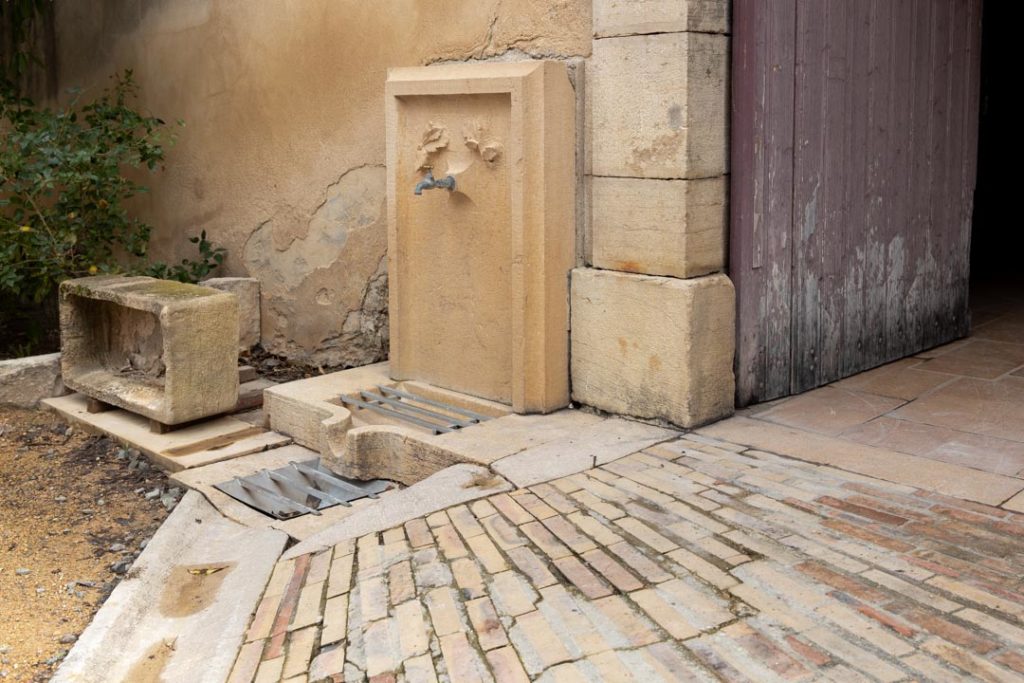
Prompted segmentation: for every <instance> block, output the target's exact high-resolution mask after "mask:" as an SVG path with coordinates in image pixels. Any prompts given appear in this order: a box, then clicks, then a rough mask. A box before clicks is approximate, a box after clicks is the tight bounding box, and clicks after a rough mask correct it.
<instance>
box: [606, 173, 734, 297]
mask: <svg viewBox="0 0 1024 683" xmlns="http://www.w3.org/2000/svg"><path fill="white" fill-rule="evenodd" d="M590 180H591V231H592V245H593V253H592V263H593V265H594V266H596V267H598V268H607V269H609V270H622V271H627V272H630V273H645V274H648V275H671V276H674V277H682V278H686V277H697V276H699V275H707V274H708V273H714V272H716V271H720V270H722V269H723V268H724V267H725V235H726V177H725V176H719V177H717V178H702V179H698V180H650V179H647V178H602V177H594V178H591V179H590Z"/></svg>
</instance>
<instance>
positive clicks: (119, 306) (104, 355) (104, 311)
mask: <svg viewBox="0 0 1024 683" xmlns="http://www.w3.org/2000/svg"><path fill="white" fill-rule="evenodd" d="M60 326H61V343H62V346H63V353H62V356H61V370H62V374H63V378H64V384H65V385H66V386H68V387H69V388H71V389H73V390H75V391H78V392H81V393H83V394H85V395H86V396H89V397H91V398H93V399H96V400H98V401H101V402H103V403H104V404H109V405H112V406H118V407H121V408H124V409H126V410H129V411H131V412H133V413H137V414H139V415H143V416H145V417H148V418H150V419H151V420H154V421H155V422H157V423H159V424H161V425H179V424H182V423H185V422H190V421H193V420H197V419H200V418H204V417H209V416H211V415H218V414H220V413H224V412H227V411H229V410H231V409H233V408H234V407H235V403H236V401H237V400H238V370H237V357H238V299H237V297H236V296H235V295H234V294H231V293H228V292H221V291H218V290H215V289H211V288H208V287H200V286H197V285H190V284H183V283H180V282H170V281H167V280H158V279H155V278H149V277H103V276H101V277H90V278H81V279H77V280H67V281H65V282H63V283H62V284H61V287H60Z"/></svg>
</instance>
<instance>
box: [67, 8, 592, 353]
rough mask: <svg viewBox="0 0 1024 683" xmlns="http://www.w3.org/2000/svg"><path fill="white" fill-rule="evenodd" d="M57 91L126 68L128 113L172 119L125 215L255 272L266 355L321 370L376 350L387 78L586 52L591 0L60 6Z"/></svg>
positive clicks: (383, 294)
mask: <svg viewBox="0 0 1024 683" xmlns="http://www.w3.org/2000/svg"><path fill="white" fill-rule="evenodd" d="M56 11H57V22H56V23H57V68H58V82H59V86H60V88H61V89H62V90H63V89H65V88H67V87H71V86H82V87H84V88H86V90H87V93H88V91H95V90H98V89H99V88H101V87H102V86H103V85H104V84H105V83H106V82H107V78H108V76H109V75H110V74H112V73H114V72H115V71H117V70H119V69H122V68H125V67H131V68H133V69H134V70H135V75H136V79H137V80H138V82H139V83H140V84H141V86H142V88H143V94H142V105H143V107H144V108H146V109H148V110H149V111H151V112H152V113H154V114H156V115H159V116H160V117H161V118H163V119H165V120H167V121H174V120H176V119H182V120H184V121H185V122H186V127H185V128H183V129H180V130H178V131H177V134H178V143H177V144H176V145H175V146H174V148H173V149H171V150H170V151H169V153H168V157H167V166H166V169H165V170H164V171H163V172H162V173H161V174H160V175H158V176H156V177H153V178H148V177H147V178H146V179H145V181H144V182H147V184H149V185H150V187H151V188H152V192H151V193H150V194H149V195H147V196H145V197H144V198H143V199H141V200H140V201H139V202H138V204H137V208H138V210H139V212H140V213H141V215H142V216H143V217H144V219H145V220H147V221H149V222H150V223H151V224H152V225H153V226H154V227H155V232H154V239H153V243H152V245H153V254H154V255H155V256H156V257H157V258H163V259H167V260H176V259H180V258H182V257H185V256H192V255H193V254H192V252H191V249H192V248H193V247H192V245H190V244H188V242H187V237H189V236H191V235H195V234H198V233H199V231H200V230H203V229H205V230H206V231H207V233H208V234H209V236H210V237H211V238H212V239H214V240H215V241H216V242H218V243H220V244H223V245H224V246H226V247H227V248H228V250H229V256H228V260H227V263H226V268H225V269H224V272H222V273H220V274H221V275H225V276H231V275H240V276H242V275H247V276H252V277H257V278H259V279H260V281H261V284H262V287H263V294H262V338H263V344H264V346H266V347H267V348H268V349H270V350H272V351H274V352H278V353H284V354H287V355H289V356H291V357H293V358H297V359H302V360H307V361H310V362H313V363H319V364H324V365H336V364H345V365H362V364H365V363H369V362H373V361H375V360H379V359H380V358H382V357H384V355H385V354H386V351H387V277H386V272H385V263H386V259H385V250H386V244H387V236H386V219H385V213H386V211H385V204H384V202H385V170H384V167H383V164H384V106H383V92H384V80H385V75H386V70H387V68H388V67H393V66H413V65H423V64H431V63H435V62H439V61H453V60H456V61H457V60H466V59H501V58H503V57H504V58H509V57H512V56H521V57H523V58H528V57H538V58H540V57H548V58H572V57H586V56H588V55H589V54H590V49H591V3H590V0H433V1H432V2H424V1H422V0H377V1H375V2H371V3H367V2H356V0H301V1H300V0H281V1H276V2H253V1H252V0H102V1H101V0H97V1H96V2H88V3H86V2H79V3H58V4H57V5H56Z"/></svg>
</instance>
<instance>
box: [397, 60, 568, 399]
mask: <svg viewBox="0 0 1024 683" xmlns="http://www.w3.org/2000/svg"><path fill="white" fill-rule="evenodd" d="M385 101H386V119H385V120H386V126H387V169H388V259H389V261H388V278H389V301H390V303H389V306H388V310H389V312H390V318H389V322H390V330H391V331H390V340H391V353H390V363H391V376H392V378H393V379H396V380H418V381H422V382H428V383H430V384H432V385H434V386H437V387H442V388H445V389H451V390H453V391H458V392H462V393H465V394H469V395H471V396H477V397H480V398H484V399H488V400H491V401H497V402H500V403H503V404H506V405H511V406H512V408H513V410H514V411H515V412H517V413H548V412H552V411H554V410H557V409H559V408H562V407H564V406H565V405H566V404H567V403H568V402H569V386H568V384H569V375H568V366H569V341H568V336H567V335H566V328H567V325H568V318H569V311H568V297H567V291H566V288H567V277H566V275H567V274H568V272H569V270H570V269H571V268H572V267H573V265H574V264H575V260H576V257H575V245H576V235H575V208H576V204H575V201H574V200H575V187H576V170H575V140H576V133H575V120H576V100H575V94H574V92H573V89H572V85H571V83H570V81H569V76H568V72H567V69H566V66H565V64H563V63H561V62H556V61H530V62H518V63H486V64H484V63H479V64H444V65H435V66H428V67H412V68H398V69H391V70H390V71H389V73H388V81H387V86H386V98H385ZM427 171H429V172H430V173H431V174H432V177H434V178H435V179H436V180H442V179H446V178H448V179H450V180H451V181H452V182H454V183H455V185H454V186H453V189H451V190H448V189H437V188H431V187H430V186H429V185H428V186H427V188H426V189H424V187H423V183H422V181H423V180H424V179H425V178H426V173H427ZM416 187H418V188H419V191H414V188H416Z"/></svg>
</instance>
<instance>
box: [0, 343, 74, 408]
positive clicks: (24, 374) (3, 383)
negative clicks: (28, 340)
mask: <svg viewBox="0 0 1024 683" xmlns="http://www.w3.org/2000/svg"><path fill="white" fill-rule="evenodd" d="M63 393H64V383H63V382H62V381H61V378H60V354H59V353H48V354H46V355H42V356H29V357H28V358H13V359H11V360H0V404H4V403H6V404H11V405H16V406H21V407H23V408H32V407H34V406H35V405H36V404H37V403H39V401H41V400H42V399H44V398H50V397H51V396H60V395H61V394H63Z"/></svg>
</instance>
